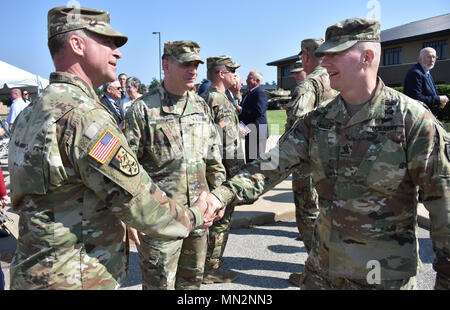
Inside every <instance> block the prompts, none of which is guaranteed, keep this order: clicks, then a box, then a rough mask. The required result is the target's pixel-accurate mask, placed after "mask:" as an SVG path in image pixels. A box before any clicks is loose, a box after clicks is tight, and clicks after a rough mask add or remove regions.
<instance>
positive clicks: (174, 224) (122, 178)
mask: <svg viewBox="0 0 450 310" xmlns="http://www.w3.org/2000/svg"><path fill="white" fill-rule="evenodd" d="M8 165H9V171H10V173H11V193H12V197H11V201H12V205H13V209H14V210H15V211H17V212H18V214H19V215H20V222H19V238H18V247H17V251H16V255H15V257H14V259H13V262H12V265H11V288H12V289H114V288H117V287H118V286H119V285H120V283H121V282H123V280H124V279H125V277H126V273H125V267H126V260H127V257H126V253H125V246H124V243H123V239H124V235H125V229H124V225H123V223H122V221H123V222H125V223H126V224H128V225H130V226H133V227H136V228H138V229H140V230H142V231H144V232H145V233H147V234H149V235H151V236H154V237H157V238H162V239H178V238H184V237H186V236H188V235H189V233H190V232H191V231H192V230H193V229H194V228H197V227H201V225H202V221H203V219H202V213H201V210H200V209H199V208H198V207H195V208H191V209H187V208H185V207H184V206H183V205H179V204H176V203H175V202H174V201H172V200H170V199H168V198H167V196H165V194H164V193H163V192H162V191H161V190H160V189H159V188H158V187H157V186H156V185H155V184H154V183H153V182H152V180H151V179H150V178H149V176H148V174H147V173H146V172H145V171H143V169H142V167H141V166H139V164H138V163H137V161H136V159H135V157H134V155H133V154H132V151H131V150H130V148H129V146H128V144H127V142H126V139H125V137H124V136H123V134H122V132H121V131H120V129H119V128H118V127H117V125H116V123H115V121H114V119H113V118H112V116H111V115H110V114H109V112H108V111H107V110H106V109H105V108H104V107H103V106H102V105H101V104H100V102H99V101H98V99H97V96H96V94H95V92H94V90H93V89H92V88H91V87H90V86H89V85H88V84H86V83H85V82H84V81H83V80H81V79H80V78H78V77H76V76H74V75H71V74H68V73H62V72H56V73H52V74H51V76H50V85H49V86H48V87H47V88H46V89H45V90H44V92H43V93H42V95H41V96H40V97H39V99H38V100H35V101H34V102H33V103H32V104H31V105H30V106H29V107H27V108H26V109H25V110H24V111H23V112H22V113H21V114H20V115H19V117H18V119H17V120H16V122H15V123H14V130H13V135H12V137H11V140H10V146H9V163H8Z"/></svg>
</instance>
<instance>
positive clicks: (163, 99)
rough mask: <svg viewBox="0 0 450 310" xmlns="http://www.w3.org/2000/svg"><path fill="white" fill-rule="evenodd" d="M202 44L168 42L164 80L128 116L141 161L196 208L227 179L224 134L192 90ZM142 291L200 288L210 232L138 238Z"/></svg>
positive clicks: (130, 139)
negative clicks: (205, 194)
mask: <svg viewBox="0 0 450 310" xmlns="http://www.w3.org/2000/svg"><path fill="white" fill-rule="evenodd" d="M199 51H200V46H199V45H198V44H197V43H196V42H192V41H175V42H166V43H165V46H164V55H163V59H162V65H163V69H164V76H165V79H164V82H163V84H162V86H160V87H159V88H157V89H155V90H153V91H151V92H149V93H147V94H146V95H144V96H142V97H141V98H139V100H137V101H136V102H135V103H134V104H133V106H132V108H130V111H129V113H127V115H126V128H125V130H124V133H125V135H126V136H127V138H128V142H129V144H130V146H131V148H132V149H133V151H134V152H135V153H136V154H137V158H138V160H139V162H140V163H141V164H142V166H143V167H144V169H145V170H146V171H147V172H148V174H149V175H150V177H151V178H152V180H154V181H155V182H156V183H157V185H158V186H159V187H160V188H161V189H162V190H164V191H165V192H166V193H167V194H168V195H169V197H171V198H173V199H176V200H177V201H180V202H182V203H183V204H184V205H185V206H186V207H192V206H193V205H192V202H193V201H195V200H196V199H197V197H198V195H199V194H200V193H201V192H203V191H209V190H210V189H214V188H216V187H217V186H218V185H220V184H221V183H222V182H223V181H225V178H226V173H225V168H224V166H223V164H222V156H221V153H220V137H219V132H218V131H217V128H216V127H215V125H214V123H213V121H212V119H211V114H210V110H209V108H208V106H207V104H206V103H205V101H204V100H203V98H201V97H200V96H198V95H197V94H196V93H195V92H192V91H188V90H189V89H191V88H192V86H193V85H194V84H195V79H196V78H197V76H198V66H199V63H204V62H203V61H202V59H201V58H200V56H199V54H198V53H199ZM139 238H140V245H139V246H138V252H139V264H140V267H141V270H142V282H143V283H142V287H143V289H199V288H200V285H201V283H202V279H203V272H204V264H205V257H206V249H207V240H206V239H207V234H206V231H205V230H196V231H194V232H192V233H191V234H190V235H189V237H187V238H185V239H179V240H159V239H156V238H153V236H142V235H141V236H139Z"/></svg>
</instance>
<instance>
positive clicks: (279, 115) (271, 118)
mask: <svg viewBox="0 0 450 310" xmlns="http://www.w3.org/2000/svg"><path fill="white" fill-rule="evenodd" d="M267 122H268V123H269V134H271V135H272V134H273V135H282V134H283V133H284V124H286V111H285V110H267ZM442 123H443V124H444V128H445V129H446V130H447V132H450V121H447V122H442ZM272 126H274V127H273V128H272ZM277 130H278V132H277Z"/></svg>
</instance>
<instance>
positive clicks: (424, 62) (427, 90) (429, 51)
mask: <svg viewBox="0 0 450 310" xmlns="http://www.w3.org/2000/svg"><path fill="white" fill-rule="evenodd" d="M436 59H437V57H436V51H435V50H434V49H433V48H431V47H426V48H424V49H422V50H421V51H420V54H419V59H418V60H419V62H418V63H417V64H415V65H414V67H412V68H411V69H410V70H409V71H408V73H407V74H406V77H405V83H404V90H403V92H404V93H405V95H407V96H409V97H411V98H413V99H416V100H419V101H422V102H424V103H425V104H426V105H427V106H428V107H429V108H430V110H431V112H432V113H433V115H434V116H436V118H437V117H438V114H439V109H443V108H445V105H446V104H447V102H448V97H447V96H439V94H438V92H437V90H436V86H435V85H434V81H433V78H432V77H431V74H430V70H431V69H433V68H434V65H435V63H436Z"/></svg>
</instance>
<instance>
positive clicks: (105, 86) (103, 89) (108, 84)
mask: <svg viewBox="0 0 450 310" xmlns="http://www.w3.org/2000/svg"><path fill="white" fill-rule="evenodd" d="M112 83H113V82H109V83H106V84H105V85H103V87H102V91H103V92H104V93H106V90H107V89H108V87H110V86H111V85H112Z"/></svg>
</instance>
